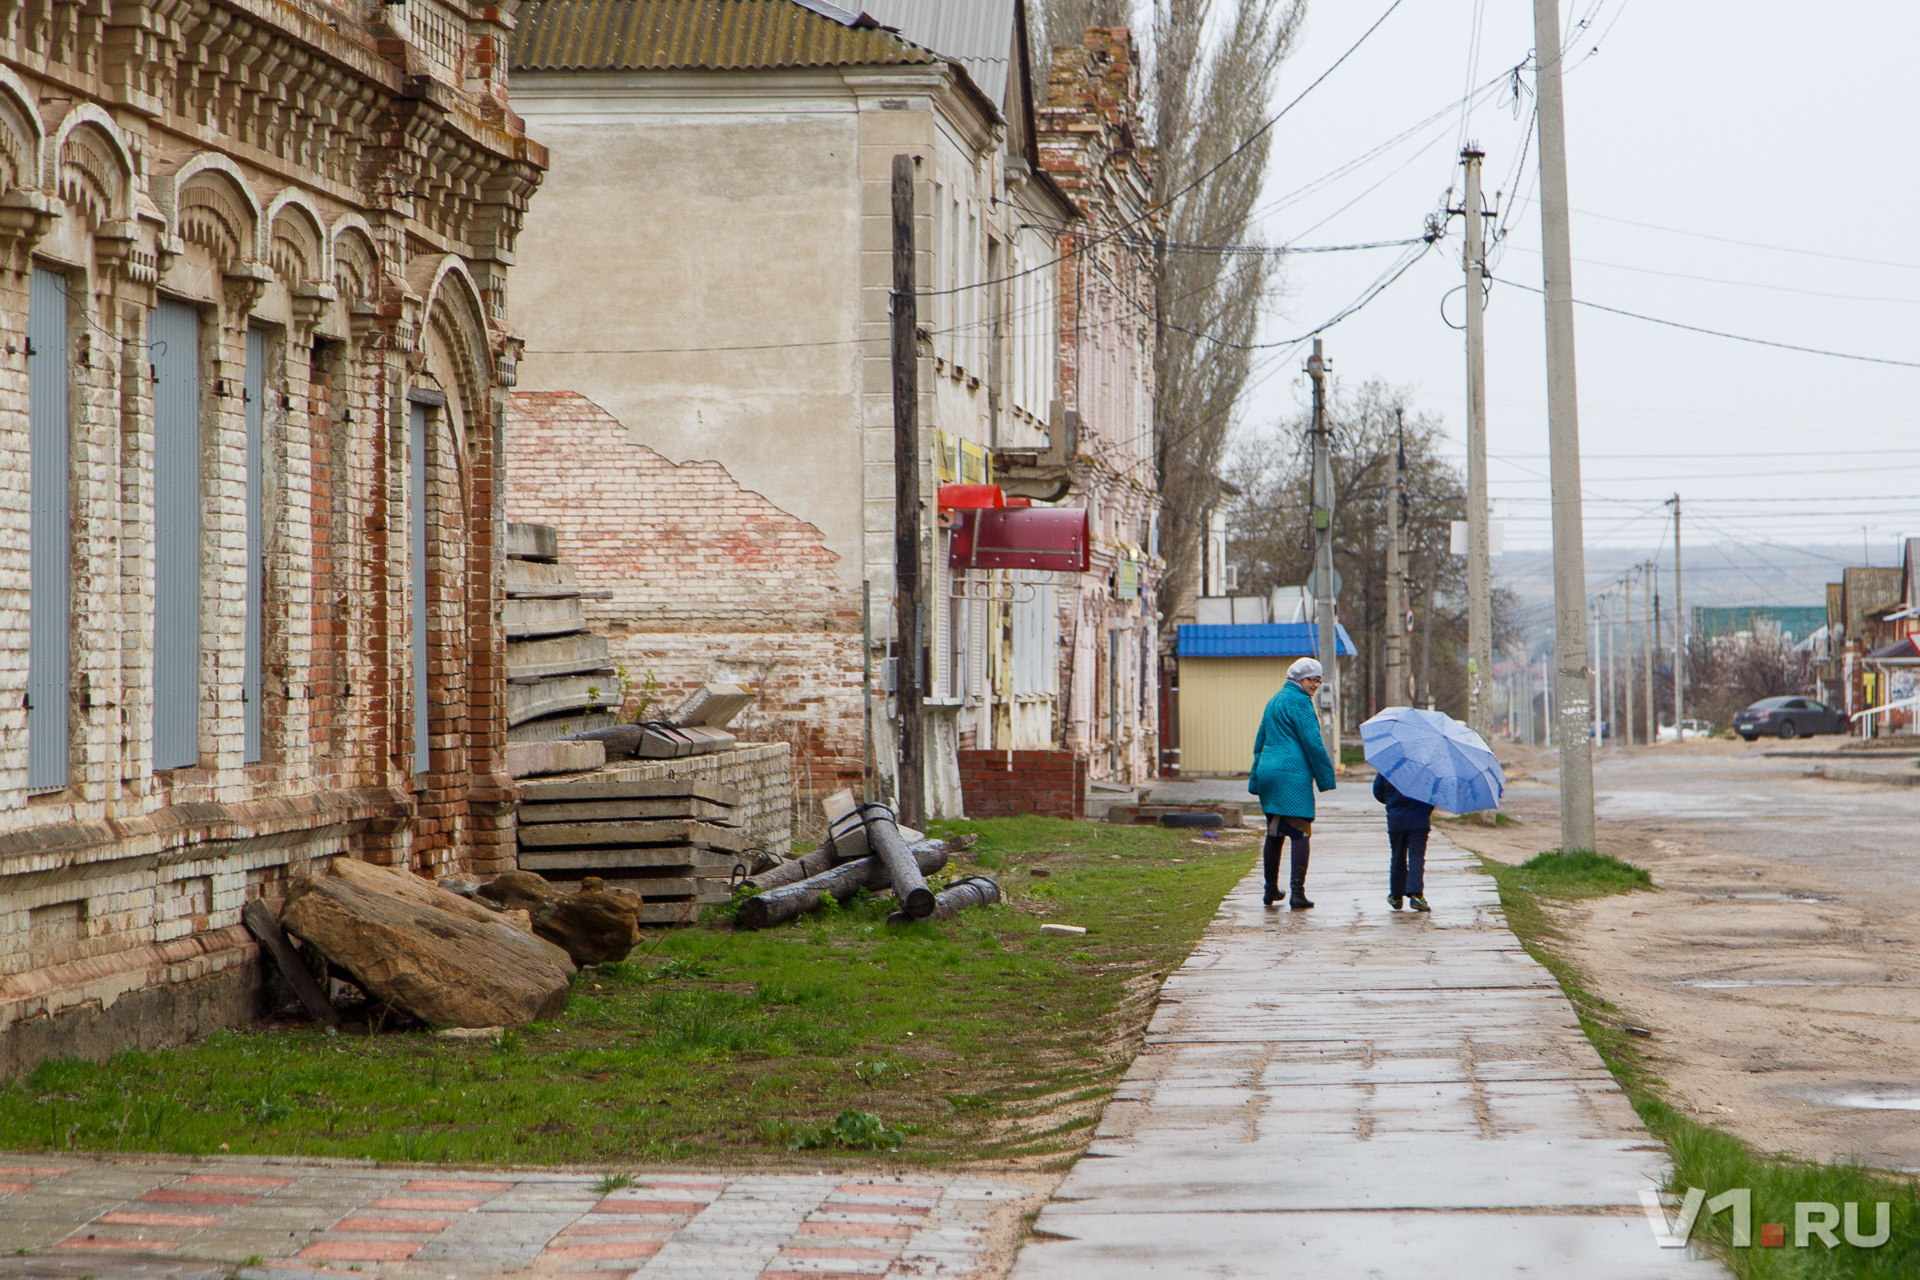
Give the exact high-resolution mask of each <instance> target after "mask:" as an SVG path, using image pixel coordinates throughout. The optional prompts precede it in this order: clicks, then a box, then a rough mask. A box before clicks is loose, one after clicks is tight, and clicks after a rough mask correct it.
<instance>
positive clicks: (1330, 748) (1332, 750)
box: [1307, 338, 1340, 766]
mask: <svg viewBox="0 0 1920 1280" xmlns="http://www.w3.org/2000/svg"><path fill="white" fill-rule="evenodd" d="M1307 376H1308V377H1309V378H1311V379H1312V380H1313V426H1312V427H1311V428H1310V430H1311V432H1312V434H1313V531H1314V537H1315V539H1316V546H1315V549H1314V556H1313V563H1314V570H1313V572H1314V592H1313V594H1314V602H1315V604H1316V605H1317V606H1318V608H1317V610H1316V612H1317V614H1318V617H1319V623H1320V626H1319V635H1318V637H1317V640H1318V644H1317V646H1316V648H1317V652H1318V656H1319V659H1320V667H1321V671H1322V675H1323V679H1324V681H1325V683H1323V684H1322V685H1321V686H1320V709H1321V717H1320V733H1321V737H1322V739H1323V740H1324V741H1325V743H1326V747H1327V758H1328V759H1329V760H1331V761H1333V763H1334V764H1335V765H1336V766H1337V765H1338V764H1339V763H1340V657H1339V654H1338V652H1337V649H1336V643H1335V642H1336V637H1337V635H1338V633H1337V632H1336V631H1335V630H1334V618H1333V596H1334V591H1333V459H1332V457H1331V456H1330V455H1331V448H1330V444H1329V440H1330V437H1331V435H1332V430H1331V428H1329V427H1328V426H1327V362H1326V359H1325V357H1324V356H1322V354H1321V352H1320V339H1318V338H1315V339H1314V340H1313V354H1312V355H1311V356H1309V357H1307Z"/></svg>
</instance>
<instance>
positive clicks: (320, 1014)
mask: <svg viewBox="0 0 1920 1280" xmlns="http://www.w3.org/2000/svg"><path fill="white" fill-rule="evenodd" d="M240 920H241V922H242V923H244V924H245V925H246V926H247V932H249V933H251V934H252V935H253V936H254V937H255V938H258V939H259V940H260V946H261V949H262V950H264V951H265V952H266V953H267V954H268V955H269V956H271V957H272V958H273V964H274V967H275V968H277V969H278V970H280V976H281V977H283V978H285V979H286V980H287V985H288V986H289V987H292V988H293V994H294V995H296V996H298V997H299V998H300V1003H301V1004H302V1005H304V1006H306V1010H307V1016H308V1017H310V1018H312V1019H313V1020H314V1021H315V1022H324V1023H326V1024H327V1025H328V1026H330V1027H337V1026H339V1025H340V1011H339V1010H338V1009H336V1008H334V1007H333V1002H332V1001H330V1000H328V999H327V997H326V994H325V993H324V992H322V991H321V990H320V984H319V983H317V982H315V981H314V980H313V975H312V974H311V973H308V972H307V966H305V965H304V964H301V963H300V957H299V956H298V955H297V954H295V952H294V950H293V943H292V942H290V941H288V939H287V931H286V930H285V929H282V928H281V927H280V919H279V917H278V916H276V915H274V914H273V908H272V907H270V906H268V905H267V904H266V903H264V902H262V901H261V900H260V899H258V898H255V899H254V900H253V901H252V902H249V903H248V904H247V905H246V906H244V907H242V908H240Z"/></svg>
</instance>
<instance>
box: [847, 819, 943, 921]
mask: <svg viewBox="0 0 1920 1280" xmlns="http://www.w3.org/2000/svg"><path fill="white" fill-rule="evenodd" d="M860 816H861V818H863V819H864V820H865V821H866V824H867V847H868V848H869V849H872V850H873V851H874V853H875V854H876V855H877V856H878V857H879V858H880V860H881V861H882V862H884V863H886V864H887V874H888V877H889V883H890V884H892V885H893V896H894V897H896V898H898V899H900V906H901V909H902V910H904V911H905V912H906V913H907V914H908V915H910V916H912V917H914V918H915V919H916V920H922V919H925V918H926V917H927V916H930V915H932V914H933V890H931V889H929V888H927V879H926V877H925V876H923V875H921V874H920V868H919V866H918V865H917V864H916V863H915V862H914V858H913V854H912V852H911V851H910V850H909V848H908V846H907V842H906V841H905V840H904V839H902V838H901V836H900V827H899V825H898V824H897V823H896V822H895V821H894V820H893V810H891V809H889V808H887V806H885V805H883V804H865V805H861V806H860Z"/></svg>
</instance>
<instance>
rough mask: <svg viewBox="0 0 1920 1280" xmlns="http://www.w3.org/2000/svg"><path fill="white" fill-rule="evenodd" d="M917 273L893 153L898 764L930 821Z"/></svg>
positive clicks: (906, 184) (916, 823) (906, 798)
mask: <svg viewBox="0 0 1920 1280" xmlns="http://www.w3.org/2000/svg"><path fill="white" fill-rule="evenodd" d="M913 290H914V280H913V157H912V156H910V155H898V156H895V157H894V158H893V297H892V304H893V307H892V309H893V334H892V336H893V582H894V615H895V620H896V621H895V629H896V631H897V632H898V634H899V636H900V643H899V644H898V645H897V646H896V647H895V660H894V664H893V670H894V676H893V687H894V689H895V690H896V693H895V697H896V698H898V700H899V711H900V729H899V734H900V754H899V766H898V768H897V769H896V770H895V782H896V784H897V786H898V787H899V792H900V802H899V806H900V807H899V813H900V821H902V822H903V823H905V824H906V825H907V826H910V827H914V828H917V829H920V830H924V829H925V828H926V825H927V743H926V726H925V720H924V715H923V712H922V709H921V698H922V697H923V696H924V690H922V688H921V687H920V682H921V678H922V674H923V672H924V671H925V669H926V661H925V656H924V655H923V654H922V652H921V642H922V640H923V638H924V636H925V634H926V622H925V619H926V601H925V598H924V594H923V591H922V587H921V581H920V338H919V332H918V330H919V327H920V325H919V314H918V308H917V307H916V306H915V305H914V297H913Z"/></svg>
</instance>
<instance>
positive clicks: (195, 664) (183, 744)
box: [147, 301, 200, 769]
mask: <svg viewBox="0 0 1920 1280" xmlns="http://www.w3.org/2000/svg"><path fill="white" fill-rule="evenodd" d="M147 340H148V349H149V352H150V354H151V358H152V362H153V377H154V382H153V767H154V768H156V769H179V768H184V767H188V766H191V765H196V764H198V763H200V314H199V312H197V311H195V310H194V309H193V308H192V307H189V306H186V305H185V304H183V303H179V302H169V301H162V302H161V303H160V305H159V306H158V307H156V308H154V310H153V311H152V312H151V313H149V320H148V333H147Z"/></svg>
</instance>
